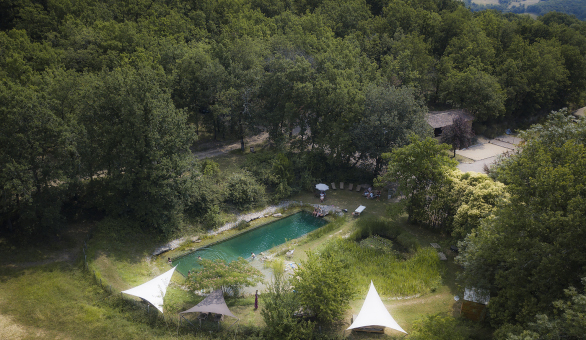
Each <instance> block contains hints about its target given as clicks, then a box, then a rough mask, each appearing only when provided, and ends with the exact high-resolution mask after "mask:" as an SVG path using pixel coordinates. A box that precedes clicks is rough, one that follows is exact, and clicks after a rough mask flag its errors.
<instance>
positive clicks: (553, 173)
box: [459, 112, 586, 326]
mask: <svg viewBox="0 0 586 340" xmlns="http://www.w3.org/2000/svg"><path fill="white" fill-rule="evenodd" d="M521 138H522V139H524V140H525V144H524V145H523V147H522V148H521V150H520V152H518V153H517V154H515V155H513V156H511V157H509V158H506V159H504V160H503V161H502V162H501V163H500V164H499V165H498V166H497V167H496V169H495V171H494V172H493V173H494V176H496V178H497V179H498V180H499V181H501V182H503V183H505V184H506V185H507V188H508V191H509V192H510V194H511V197H510V201H509V202H508V203H506V204H503V205H502V206H501V207H500V208H499V209H497V210H496V211H495V212H494V213H493V214H494V217H492V218H486V219H484V220H483V221H482V223H481V224H480V227H478V228H476V231H474V232H472V233H471V234H469V235H468V236H467V237H466V239H465V241H464V242H462V243H461V248H462V249H463V252H461V255H460V258H459V262H460V263H461V264H463V265H464V266H465V268H466V270H465V271H464V273H463V279H464V282H465V284H466V285H468V286H473V287H478V288H487V289H491V290H492V295H491V301H490V306H489V308H490V310H491V315H492V318H491V320H492V323H493V325H494V326H501V325H503V324H505V323H511V324H514V323H521V324H524V323H526V322H529V321H532V318H533V316H534V315H535V314H537V313H543V312H547V311H548V310H550V309H551V303H552V302H553V301H555V300H556V299H559V298H561V297H562V295H563V290H564V288H566V287H567V285H568V284H571V285H574V286H577V285H578V284H579V283H580V278H581V277H584V276H585V273H584V268H585V265H586V256H585V255H584V254H586V249H585V246H584V242H582V240H583V239H584V237H586V235H585V231H584V228H582V226H583V225H584V223H586V219H585V216H586V201H585V197H586V177H585V176H583V169H584V166H585V165H586V146H585V142H586V122H585V121H584V120H581V121H580V122H579V123H577V124H576V123H573V122H572V118H571V117H568V116H567V114H564V113H563V112H557V113H554V114H552V115H551V116H550V119H549V120H548V122H547V123H545V124H543V125H536V126H534V127H532V128H531V129H529V130H528V131H527V132H526V133H522V134H521Z"/></svg>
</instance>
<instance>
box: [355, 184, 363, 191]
mask: <svg viewBox="0 0 586 340" xmlns="http://www.w3.org/2000/svg"><path fill="white" fill-rule="evenodd" d="M360 188H362V185H360V184H357V185H356V192H360Z"/></svg>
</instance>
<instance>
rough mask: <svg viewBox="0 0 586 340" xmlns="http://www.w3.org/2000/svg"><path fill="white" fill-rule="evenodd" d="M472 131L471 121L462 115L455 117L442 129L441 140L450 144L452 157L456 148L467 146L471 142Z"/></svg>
mask: <svg viewBox="0 0 586 340" xmlns="http://www.w3.org/2000/svg"><path fill="white" fill-rule="evenodd" d="M472 137H474V131H472V122H468V121H466V120H465V119H464V118H463V117H460V116H458V117H456V118H454V121H453V122H452V125H448V126H447V127H445V128H444V129H443V131H442V135H441V141H442V143H446V144H448V145H451V146H452V150H454V157H456V150H459V149H462V148H467V147H468V146H470V143H472Z"/></svg>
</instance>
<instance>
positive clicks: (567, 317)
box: [495, 278, 586, 340]
mask: <svg viewBox="0 0 586 340" xmlns="http://www.w3.org/2000/svg"><path fill="white" fill-rule="evenodd" d="M582 284H583V285H584V284H586V279H584V278H582ZM564 292H565V299H564V300H558V301H555V302H554V303H553V306H554V314H553V315H550V316H548V315H546V314H538V315H536V316H535V321H534V322H530V323H529V324H528V325H527V327H526V329H525V330H523V329H522V327H512V326H511V325H508V326H505V327H502V328H500V329H499V330H498V331H497V332H495V338H496V339H506V340H522V339H523V340H533V339H534V340H554V339H582V338H583V337H584V334H586V318H585V316H586V315H585V313H586V295H584V294H582V293H579V292H578V290H577V289H576V288H574V287H570V288H568V289H566V290H565V291H564ZM515 328H517V329H515ZM513 329H515V330H514V331H512V330H513ZM511 331H512V332H511Z"/></svg>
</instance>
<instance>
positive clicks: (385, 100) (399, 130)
mask: <svg viewBox="0 0 586 340" xmlns="http://www.w3.org/2000/svg"><path fill="white" fill-rule="evenodd" d="M426 113H427V110H426V108H425V106H424V105H423V104H422V103H421V102H419V101H418V100H416V99H415V96H414V94H413V90H412V89H410V88H406V87H400V88H396V87H394V86H388V85H386V86H371V87H369V88H368V89H367V90H366V94H365V110H364V117H363V118H362V119H361V121H360V123H359V124H358V125H357V126H356V127H355V128H354V129H353V131H352V134H353V135H352V140H353V143H354V145H355V146H356V151H358V152H360V153H361V156H362V157H367V158H371V159H374V160H375V172H379V171H380V169H381V167H382V154H383V153H385V152H389V151H391V150H393V149H395V148H399V147H402V146H405V145H407V144H408V143H409V136H410V135H412V134H414V135H416V136H419V137H421V138H423V137H426V136H429V135H430V134H431V130H430V128H429V125H428V124H427V122H426V121H425V115H426Z"/></svg>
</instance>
